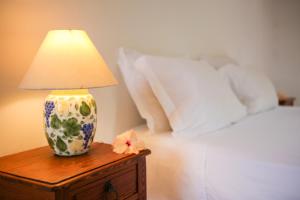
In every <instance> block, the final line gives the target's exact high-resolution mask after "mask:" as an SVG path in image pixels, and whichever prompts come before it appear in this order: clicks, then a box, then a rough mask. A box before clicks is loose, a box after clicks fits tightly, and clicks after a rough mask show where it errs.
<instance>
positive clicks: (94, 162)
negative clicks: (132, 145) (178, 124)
mask: <svg viewBox="0 0 300 200" xmlns="http://www.w3.org/2000/svg"><path fill="white" fill-rule="evenodd" d="M148 154H150V151H149V150H143V151H141V152H140V153H139V154H138V155H134V154H129V155H128V154H116V153H114V152H113V151H112V146H111V145H108V144H103V143H94V144H93V145H92V147H91V149H90V151H89V152H88V153H87V154H85V155H81V156H75V157H59V156H55V155H53V153H52V151H51V149H50V148H49V147H48V146H47V147H41V148H37V149H33V150H29V151H25V152H21V153H17V154H14V155H9V156H4V157H1V158H0V199H3V200H6V199H22V200H27V199H28V200H34V199H43V200H46V199H64V200H68V199H74V200H75V199H76V200H81V199H83V200H92V199H97V200H99V199H119V200H120V199H128V200H133V199H142V200H144V199H146V155H148Z"/></svg>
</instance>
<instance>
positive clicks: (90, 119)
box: [20, 30, 117, 156]
mask: <svg viewBox="0 0 300 200" xmlns="http://www.w3.org/2000/svg"><path fill="white" fill-rule="evenodd" d="M116 84H117V81H116V79H115V78H114V76H113V74H112V73H111V71H110V70H109V69H108V67H107V65H106V64H105V62H104V60H103V58H102V57H101V55H100V54H99V53H98V51H97V49H96V48H95V46H94V45H93V43H92V41H91V40H90V39H89V37H88V35H87V34H86V32H85V31H82V30H53V31H49V32H48V34H47V36H46V38H45V39H44V41H43V42H42V45H41V46H40V48H39V50H38V52H37V54H36V56H35V58H34V60H33V62H32V64H31V66H30V68H29V69H28V71H27V73H26V74H25V76H24V78H23V80H22V82H21V84H20V88H23V89H34V90H52V92H51V93H50V94H49V95H48V96H47V97H46V100H45V109H44V125H45V134H46V137H47V141H48V143H49V145H50V147H51V148H52V149H53V150H54V153H55V154H57V155H60V156H73V155H80V154H83V153H86V152H87V151H88V149H89V146H90V144H91V143H92V141H93V138H94V135H95V132H96V123H97V108H96V102H95V100H94V98H93V96H92V95H91V94H89V92H88V88H98V87H106V86H112V85H116Z"/></svg>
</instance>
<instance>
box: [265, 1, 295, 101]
mask: <svg viewBox="0 0 300 200" xmlns="http://www.w3.org/2000/svg"><path fill="white" fill-rule="evenodd" d="M272 19H273V41H274V42H273V59H272V61H273V63H272V74H271V75H272V77H273V79H274V82H275V85H276V86H277V88H278V90H280V91H282V92H284V93H286V94H287V95H290V96H294V97H297V104H298V105H299V103H300V101H299V100H300V88H299V85H300V81H299V75H300V1H299V0H273V4H272Z"/></svg>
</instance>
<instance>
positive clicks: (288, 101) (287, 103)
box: [278, 97, 296, 106]
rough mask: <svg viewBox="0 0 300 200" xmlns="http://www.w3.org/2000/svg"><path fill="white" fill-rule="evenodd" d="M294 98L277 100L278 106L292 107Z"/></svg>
mask: <svg viewBox="0 0 300 200" xmlns="http://www.w3.org/2000/svg"><path fill="white" fill-rule="evenodd" d="M295 100H296V98H295V97H285V98H279V100H278V103H279V105H280V106H294V102H295Z"/></svg>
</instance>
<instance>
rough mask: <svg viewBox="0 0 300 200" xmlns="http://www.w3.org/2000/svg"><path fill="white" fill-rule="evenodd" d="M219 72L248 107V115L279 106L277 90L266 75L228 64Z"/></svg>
mask: <svg viewBox="0 0 300 200" xmlns="http://www.w3.org/2000/svg"><path fill="white" fill-rule="evenodd" d="M219 71H220V72H221V73H222V74H223V75H224V76H225V77H227V78H228V80H229V83H230V85H231V87H232V89H233V91H234V92H235V94H236V95H237V97H238V98H239V99H240V101H241V102H242V103H243V104H244V105H245V106H246V107H247V111H248V113H250V114H254V113H258V112H262V111H265V110H269V109H272V108H274V107H276V106H277V105H278V98H277V95H276V91H275V88H274V86H273V84H272V82H271V80H270V79H269V78H268V77H266V76H265V75H263V74H260V73H257V72H254V71H252V70H246V69H243V68H242V67H240V66H237V65H234V64H228V65H226V66H224V67H222V68H221V69H219Z"/></svg>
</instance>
